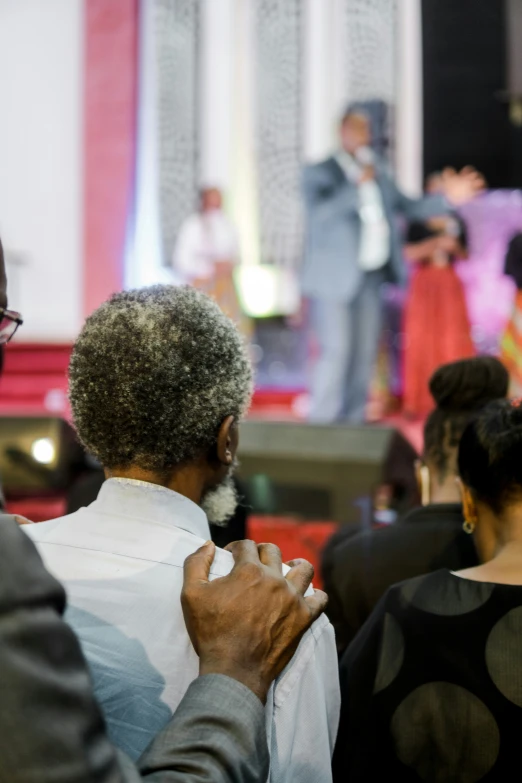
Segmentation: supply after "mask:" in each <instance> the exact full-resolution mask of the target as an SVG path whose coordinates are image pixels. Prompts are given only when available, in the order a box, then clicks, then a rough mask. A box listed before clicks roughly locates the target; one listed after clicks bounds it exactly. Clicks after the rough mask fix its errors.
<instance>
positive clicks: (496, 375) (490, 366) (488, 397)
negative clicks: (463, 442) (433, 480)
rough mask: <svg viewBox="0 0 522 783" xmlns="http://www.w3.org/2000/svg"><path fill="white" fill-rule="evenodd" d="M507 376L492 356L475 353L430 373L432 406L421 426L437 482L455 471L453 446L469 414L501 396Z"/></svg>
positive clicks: (427, 455) (505, 386)
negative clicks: (437, 474)
mask: <svg viewBox="0 0 522 783" xmlns="http://www.w3.org/2000/svg"><path fill="white" fill-rule="evenodd" d="M508 387H509V375H508V372H507V370H506V368H505V367H504V365H503V364H502V363H501V362H500V361H499V360H498V359H495V358H494V357H493V356H477V357H474V358H472V359H462V360H461V361H458V362H453V363H451V364H445V365H443V366H442V367H439V369H438V370H437V371H436V372H435V373H434V374H433V375H432V377H431V380H430V392H431V396H432V397H433V399H434V400H435V404H436V408H435V410H434V411H433V412H432V413H431V415H430V416H429V418H428V420H427V422H426V426H425V428H424V459H425V460H426V461H427V462H430V463H432V464H433V465H434V467H435V468H436V469H437V470H438V472H439V475H440V479H441V481H444V479H445V478H446V477H447V476H448V474H450V473H456V470H457V447H458V445H459V442H460V439H461V437H462V433H463V432H464V430H465V429H466V427H467V425H468V424H469V422H470V420H471V419H472V417H473V416H474V415H475V414H476V413H477V412H478V411H479V410H480V409H481V408H483V407H484V406H485V405H487V404H488V403H489V402H491V401H492V400H498V399H501V398H505V397H506V395H507V392H508Z"/></svg>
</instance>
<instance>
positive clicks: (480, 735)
mask: <svg viewBox="0 0 522 783" xmlns="http://www.w3.org/2000/svg"><path fill="white" fill-rule="evenodd" d="M458 469H459V474H460V482H461V489H462V495H463V504H464V515H465V522H464V527H465V530H466V532H467V533H468V534H470V535H472V536H473V538H474V539H475V542H476V545H477V549H478V551H479V554H480V558H481V561H482V564H481V565H477V566H475V567H472V568H469V569H465V570H462V571H458V572H452V571H450V570H447V569H443V570H440V571H437V572H435V573H432V574H429V575H427V576H423V577H419V578H417V579H411V580H408V581H406V582H403V583H402V584H398V585H395V586H394V587H393V588H391V589H390V590H389V591H388V593H387V594H386V596H385V597H384V598H383V599H382V601H381V603H380V604H379V606H378V607H377V608H376V609H375V611H374V613H373V614H372V616H371V617H370V619H369V620H368V622H367V624H366V625H365V627H364V628H363V630H362V632H361V633H360V634H359V636H358V637H357V639H356V640H355V642H354V644H353V645H352V646H351V647H350V648H349V650H348V652H347V653H346V655H345V657H344V659H343V661H342V664H341V688H342V698H343V708H342V718H341V727H340V731H339V738H338V747H337V749H336V757H335V769H336V772H335V777H334V779H335V780H336V781H341V780H342V781H346V780H349V781H356V780H357V781H359V780H379V779H384V776H385V775H386V778H387V779H392V780H401V781H421V780H430V781H463V783H464V781H466V783H468V782H469V783H472V781H485V782H486V781H508V780H514V779H516V778H517V777H518V774H519V772H517V771H516V770H518V769H519V767H520V738H521V736H522V407H521V404H520V402H519V401H517V402H514V403H512V402H508V401H506V400H497V401H495V402H492V403H490V404H489V405H487V406H486V407H485V408H484V409H483V410H482V411H481V412H480V413H478V414H477V416H476V418H475V419H474V420H473V421H472V422H471V423H470V424H469V425H468V426H467V428H466V430H465V431H464V433H463V435H462V437H461V440H460V445H459V452H458Z"/></svg>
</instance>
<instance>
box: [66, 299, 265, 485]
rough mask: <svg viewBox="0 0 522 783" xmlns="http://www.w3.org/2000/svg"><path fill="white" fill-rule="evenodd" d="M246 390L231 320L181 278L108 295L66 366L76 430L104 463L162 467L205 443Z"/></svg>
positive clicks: (241, 404) (205, 447) (241, 405)
mask: <svg viewBox="0 0 522 783" xmlns="http://www.w3.org/2000/svg"><path fill="white" fill-rule="evenodd" d="M251 392H252V370H251V365H250V361H249V358H248V355H247V351H246V348H245V346H244V344H243V341H242V338H241V336H240V335H239V332H238V331H237V329H236V327H235V325H234V324H233V323H232V321H231V320H230V319H229V318H227V317H226V316H225V315H224V314H223V313H222V312H221V310H220V309H219V307H218V306H217V305H216V304H215V302H213V301H212V300H211V299H210V298H209V297H208V296H206V295H205V294H202V293H200V292H198V291H196V290H195V289H193V288H189V287H186V286H183V287H174V286H169V285H156V286H152V287H150V288H143V289H138V290H134V291H124V292H123V293H118V294H115V295H114V296H112V297H111V299H109V300H108V301H107V302H105V303H104V304H102V305H101V307H99V308H98V309H97V310H96V311H95V312H94V313H93V314H92V315H91V316H90V317H89V318H87V321H86V322H85V325H84V327H83V329H82V331H81V333H80V336H79V337H78V339H77V341H76V343H75V346H74V349H73V352H72V356H71V363H70V366H69V399H70V402H71V407H72V414H73V419H74V423H75V426H76V430H77V433H78V436H79V438H80V440H81V441H82V443H83V444H84V446H85V447H86V448H87V449H88V450H89V451H90V452H91V453H92V454H93V455H94V456H95V457H96V458H97V459H98V460H99V461H100V462H101V463H102V465H104V466H105V467H107V468H116V467H118V468H123V467H129V466H130V465H135V466H137V467H140V468H142V469H144V470H152V471H158V472H161V471H166V470H169V469H171V468H173V467H174V466H175V465H179V464H181V463H185V462H189V461H191V460H193V459H195V458H197V457H198V456H199V455H201V454H203V453H208V452H209V450H210V449H211V448H212V447H213V446H214V444H215V441H216V435H217V433H218V430H219V427H220V425H221V423H222V421H223V419H225V418H226V417H227V416H229V415H232V416H235V417H236V418H238V419H239V418H241V416H243V415H244V414H245V412H246V410H247V408H248V405H249V402H250V397H251Z"/></svg>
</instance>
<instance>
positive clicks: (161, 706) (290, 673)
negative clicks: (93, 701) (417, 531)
mask: <svg viewBox="0 0 522 783" xmlns="http://www.w3.org/2000/svg"><path fill="white" fill-rule="evenodd" d="M26 530H27V531H28V532H29V534H30V535H31V538H33V540H34V541H35V542H36V543H37V546H38V549H39V551H40V554H41V555H42V557H43V559H44V562H45V564H46V566H47V567H48V569H49V570H50V571H51V573H53V574H54V575H55V576H56V577H57V578H58V579H60V580H61V581H62V582H64V583H65V586H66V589H67V594H68V600H69V608H68V610H67V615H66V617H67V619H68V621H69V622H70V624H71V625H72V627H73V628H74V630H75V631H76V633H77V634H78V636H79V637H80V641H81V644H82V647H83V651H84V653H85V656H86V658H87V661H88V663H89V666H90V668H91V671H92V674H93V680H94V687H95V693H96V696H97V698H98V700H99V701H100V703H101V705H102V708H103V711H104V714H105V718H106V721H107V726H108V732H109V736H110V738H111V740H112V741H113V742H114V743H115V744H116V745H118V746H119V747H120V748H122V749H123V750H125V751H126V752H127V753H129V754H130V755H131V756H132V757H133V758H134V759H136V758H137V757H138V756H139V755H140V754H141V753H142V751H143V750H144V749H145V748H146V746H147V745H148V743H149V742H150V740H151V739H152V738H153V737H154V736H155V734H156V733H157V732H158V731H159V730H160V729H161V728H162V727H163V726H164V725H165V724H166V723H167V721H168V720H169V718H170V716H171V714H172V713H173V712H174V710H175V709H176V707H177V706H178V704H179V702H180V701H181V699H182V697H183V695H184V693H185V691H186V690H187V688H188V686H189V684H190V683H191V682H192V680H194V679H195V678H196V677H197V675H198V658H197V656H196V654H195V652H194V650H193V648H192V645H191V642H190V639H189V636H188V634H187V631H186V628H185V623H184V620H183V614H182V611H181V605H180V602H179V595H180V592H181V587H182V583H183V562H184V560H185V558H186V557H187V556H188V555H189V554H191V553H192V552H194V551H195V550H196V549H197V548H198V547H199V546H201V544H202V543H203V542H204V541H206V540H208V539H209V538H210V531H209V527H208V522H207V518H206V516H205V514H204V512H203V511H202V509H201V508H200V507H199V506H197V505H195V504H194V503H192V502H191V501H190V500H188V499H187V498H185V497H183V496H182V495H179V494H177V493H176V492H172V491H171V490H169V489H165V488H163V487H159V486H156V485H154V484H148V483H145V482H141V481H132V480H127V479H109V480H108V481H106V482H105V484H104V485H103V486H102V488H101V491H100V494H99V495H98V498H97V500H95V501H94V503H91V505H90V506H87V508H82V509H80V510H79V511H77V512H75V513H74V514H70V515H68V516H65V517H62V518H60V519H55V520H52V521H50V522H43V523H39V524H37V525H31V526H28V527H27V528H26ZM232 562H233V559H232V556H231V555H230V553H229V552H225V551H223V550H217V552H216V557H215V559H214V563H213V565H212V569H211V575H212V576H213V577H214V578H215V577H217V576H224V575H226V574H227V573H228V572H229V571H230V569H231V567H232ZM339 707H340V694H339V681H338V668H337V654H336V649H335V639H334V633H333V629H332V626H331V625H330V623H329V622H328V620H327V619H326V617H325V616H324V615H323V616H322V617H320V618H319V620H317V621H316V622H315V623H314V625H313V626H312V628H311V629H310V630H309V631H308V632H307V633H306V635H305V636H304V637H303V639H302V640H301V643H300V645H299V648H298V650H297V652H296V654H295V655H294V657H293V659H292V661H291V662H290V663H289V664H288V666H287V668H286V669H285V671H284V672H283V674H282V675H281V676H280V677H279V678H278V680H277V681H276V684H275V687H272V689H271V691H270V694H269V697H268V700H267V708H266V717H267V734H268V747H269V749H270V753H271V771H270V781H274V782H276V781H285V783H318V781H321V783H323V781H330V780H331V779H332V778H331V768H330V759H331V753H332V751H333V746H334V742H335V737H336V733H337V726H338V719H339Z"/></svg>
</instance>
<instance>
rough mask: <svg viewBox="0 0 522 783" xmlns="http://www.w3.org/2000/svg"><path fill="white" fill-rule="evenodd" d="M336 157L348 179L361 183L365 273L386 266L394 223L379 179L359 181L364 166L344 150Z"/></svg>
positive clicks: (361, 254) (362, 264) (362, 265)
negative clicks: (390, 223) (386, 206)
mask: <svg viewBox="0 0 522 783" xmlns="http://www.w3.org/2000/svg"><path fill="white" fill-rule="evenodd" d="M336 160H337V162H338V163H339V165H340V166H341V168H342V170H343V171H344V173H345V175H346V178H347V179H349V180H351V181H352V182H355V183H358V184H357V189H358V193H359V217H360V219H361V244H360V247H359V259H358V260H359V266H360V268H361V269H362V270H363V271H364V272H373V271H375V270H377V269H382V267H383V266H385V264H386V263H387V262H388V261H389V258H390V226H389V224H388V219H387V217H386V213H385V211H384V204H383V200H382V193H381V189H380V188H379V185H378V183H377V181H376V180H375V179H371V180H367V181H366V182H361V183H359V177H360V174H361V167H360V165H359V164H358V163H357V161H356V160H355V159H354V158H353V157H352V156H351V155H349V154H348V153H347V152H345V151H344V150H340V151H339V152H338V153H337V155H336Z"/></svg>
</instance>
